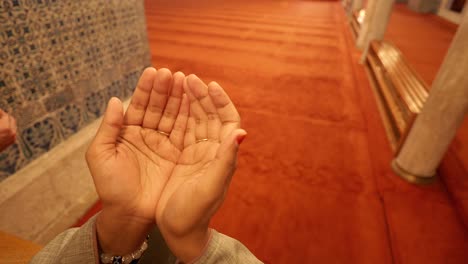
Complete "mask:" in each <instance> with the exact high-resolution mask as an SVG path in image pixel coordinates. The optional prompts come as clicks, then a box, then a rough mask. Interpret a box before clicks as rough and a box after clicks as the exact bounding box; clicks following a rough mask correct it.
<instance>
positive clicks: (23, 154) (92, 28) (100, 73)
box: [0, 0, 151, 181]
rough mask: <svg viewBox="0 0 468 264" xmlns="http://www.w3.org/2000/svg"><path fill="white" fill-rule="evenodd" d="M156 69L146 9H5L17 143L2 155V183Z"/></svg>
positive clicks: (52, 5) (4, 65)
mask: <svg viewBox="0 0 468 264" xmlns="http://www.w3.org/2000/svg"><path fill="white" fill-rule="evenodd" d="M150 64H151V61H150V52H149V48H148V40H147V34H146V24H145V16H144V4H143V1H141V0H129V1H110V2H109V1H106V2H104V1H98V0H92V1H72V0H65V1H58V0H5V1H1V2H0V108H2V109H4V110H5V111H7V112H8V113H11V114H12V115H13V116H14V117H15V118H16V119H17V122H18V141H17V143H16V144H15V145H13V146H11V147H10V148H8V149H7V150H6V151H4V152H2V153H0V181H1V180H2V179H5V178H6V177H8V176H9V175H12V174H13V173H15V171H17V170H19V169H20V168H22V167H24V166H25V165H26V164H28V163H29V162H30V161H31V160H33V159H35V158H37V157H38V156H40V155H41V154H43V153H45V152H47V151H48V150H50V149H51V148H53V147H54V146H55V145H57V144H58V143H60V142H61V141H63V140H64V139H66V138H68V137H69V136H70V135H72V134H74V133H75V132H76V131H78V130H79V129H80V128H82V127H83V126H85V125H86V124H88V123H89V122H91V121H92V120H95V119H96V118H98V117H99V116H101V115H102V114H103V112H104V109H105V105H106V102H107V100H108V99H109V98H110V97H112V96H117V97H120V98H124V97H128V96H129V95H130V92H131V91H132V89H133V88H134V87H135V84H136V81H137V78H138V76H139V74H140V73H141V71H142V69H143V68H144V67H146V66H148V65H150Z"/></svg>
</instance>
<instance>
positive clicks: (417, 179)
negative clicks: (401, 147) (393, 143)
mask: <svg viewBox="0 0 468 264" xmlns="http://www.w3.org/2000/svg"><path fill="white" fill-rule="evenodd" d="M392 169H393V171H394V172H395V173H396V174H397V175H398V176H400V177H401V178H402V179H404V180H405V181H407V182H410V183H413V184H417V185H427V184H431V183H434V182H435V180H436V179H437V174H434V175H433V176H431V177H424V176H416V175H413V174H411V173H409V172H407V171H405V170H404V169H402V168H401V167H400V165H398V163H397V162H396V160H395V159H394V160H393V161H392Z"/></svg>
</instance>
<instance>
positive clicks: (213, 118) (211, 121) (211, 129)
mask: <svg viewBox="0 0 468 264" xmlns="http://www.w3.org/2000/svg"><path fill="white" fill-rule="evenodd" d="M187 84H188V87H189V89H190V92H191V93H192V94H193V96H194V97H195V98H196V100H198V102H199V104H200V105H201V107H202V109H203V111H204V112H205V116H206V120H207V121H206V130H207V138H209V139H213V140H218V138H219V131H220V128H221V121H220V120H219V117H218V113H217V111H216V107H215V106H214V104H213V102H212V100H211V97H210V96H209V95H208V86H206V84H204V83H203V81H202V80H200V79H199V78H198V77H197V76H196V75H194V74H192V75H190V76H189V77H187Z"/></svg>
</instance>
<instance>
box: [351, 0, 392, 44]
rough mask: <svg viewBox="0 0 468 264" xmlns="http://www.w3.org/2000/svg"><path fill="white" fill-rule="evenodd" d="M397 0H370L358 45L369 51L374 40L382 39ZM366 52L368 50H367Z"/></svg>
mask: <svg viewBox="0 0 468 264" xmlns="http://www.w3.org/2000/svg"><path fill="white" fill-rule="evenodd" d="M394 2H395V0H369V1H368V3H367V7H366V17H365V18H364V23H363V25H362V27H361V30H360V32H359V36H358V39H357V41H356V45H357V47H358V48H359V49H361V50H365V51H367V48H368V46H369V43H370V42H371V41H372V40H375V39H377V40H381V39H383V37H384V35H385V31H386V30H387V25H388V21H389V20H390V15H391V14H392V10H393V4H394ZM365 53H366V52H365Z"/></svg>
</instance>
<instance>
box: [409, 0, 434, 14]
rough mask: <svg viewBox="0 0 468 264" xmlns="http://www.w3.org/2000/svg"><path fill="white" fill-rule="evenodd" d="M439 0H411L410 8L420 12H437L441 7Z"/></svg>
mask: <svg viewBox="0 0 468 264" xmlns="http://www.w3.org/2000/svg"><path fill="white" fill-rule="evenodd" d="M439 5H440V1H439V0H409V1H408V8H409V9H411V10H413V11H415V12H418V13H435V12H437V9H438V8H439Z"/></svg>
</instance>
